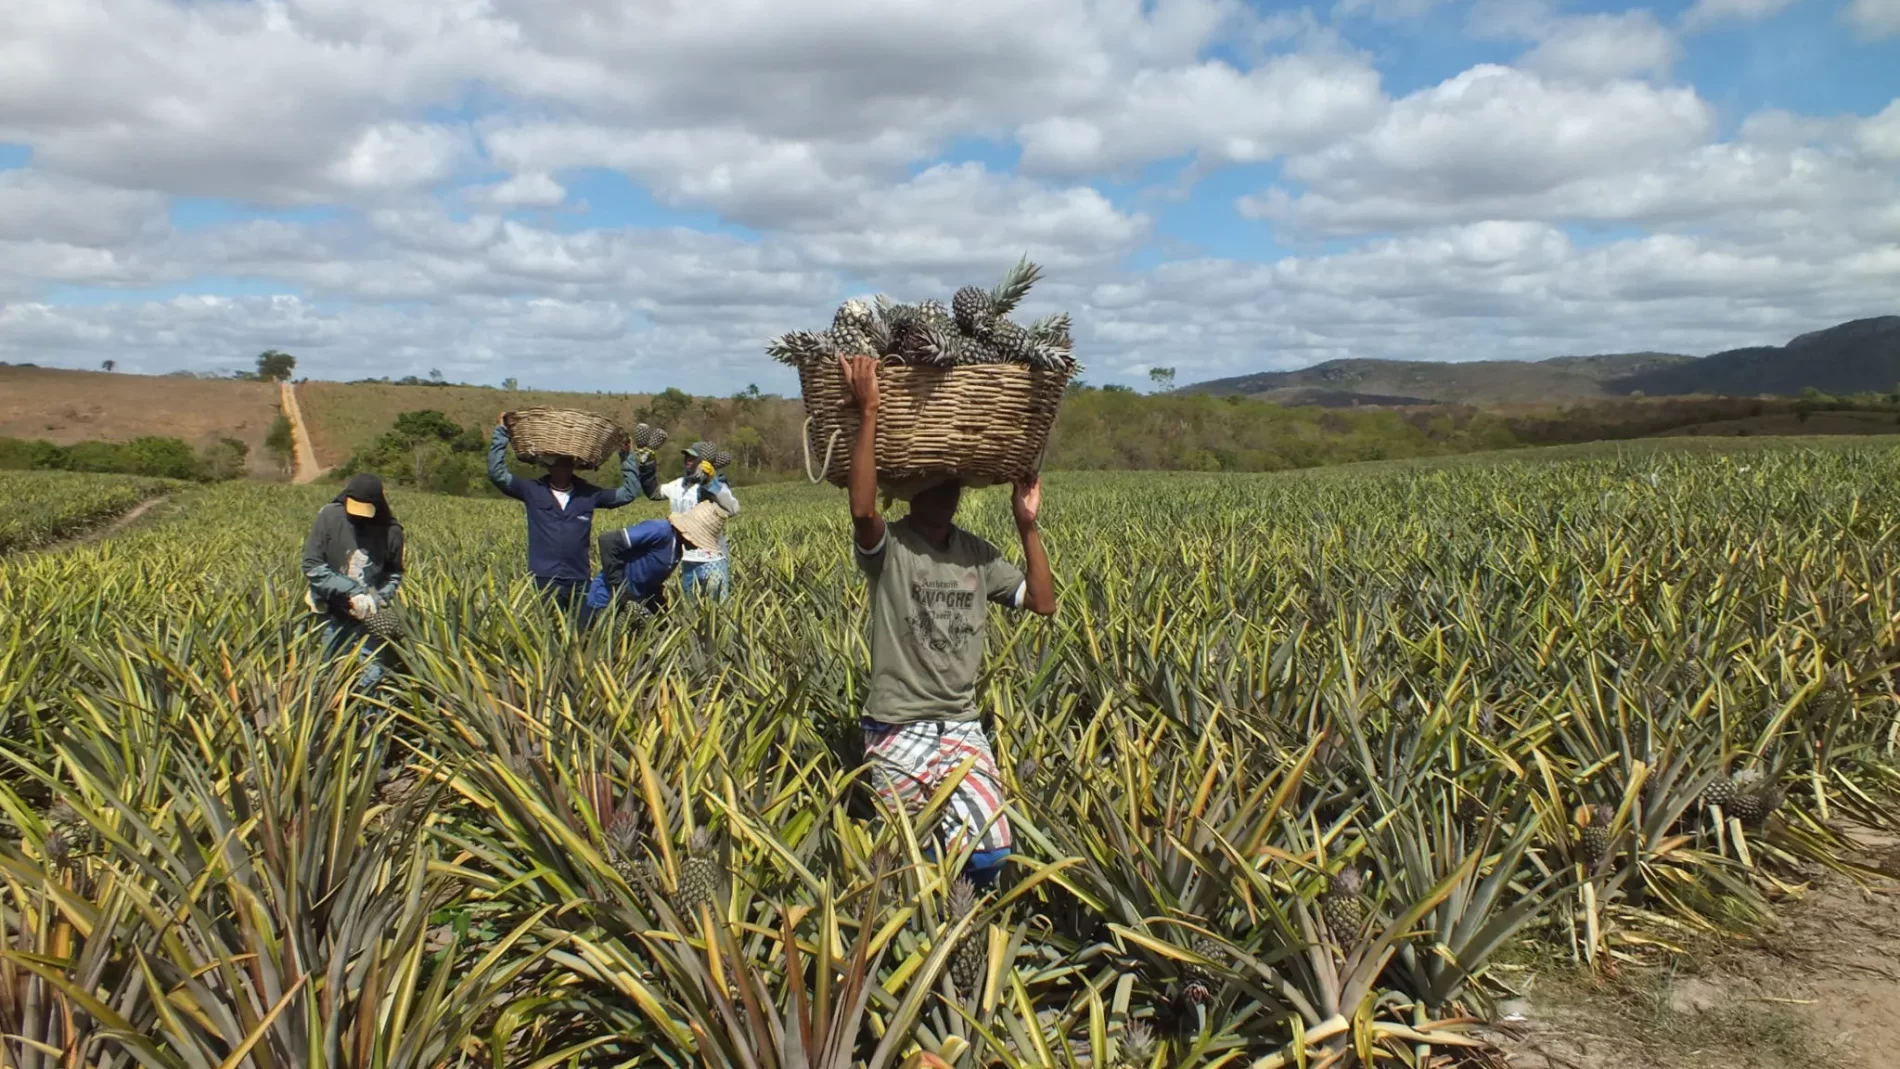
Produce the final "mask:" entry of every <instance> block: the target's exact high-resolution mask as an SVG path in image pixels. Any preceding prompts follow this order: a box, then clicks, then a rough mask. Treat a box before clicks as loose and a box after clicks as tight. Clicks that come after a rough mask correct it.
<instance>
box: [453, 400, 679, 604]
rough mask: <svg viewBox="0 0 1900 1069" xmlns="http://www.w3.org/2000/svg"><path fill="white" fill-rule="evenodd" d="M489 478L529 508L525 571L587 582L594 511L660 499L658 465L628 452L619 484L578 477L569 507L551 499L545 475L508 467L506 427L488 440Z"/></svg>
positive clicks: (548, 577) (571, 492) (570, 580)
mask: <svg viewBox="0 0 1900 1069" xmlns="http://www.w3.org/2000/svg"><path fill="white" fill-rule="evenodd" d="M488 481H489V482H491V483H494V484H495V489H497V490H500V491H501V492H502V493H504V494H507V495H508V496H509V497H512V498H514V499H515V500H517V501H519V502H521V503H522V504H523V505H525V506H527V510H528V574H529V575H532V576H534V577H535V578H537V579H553V580H558V581H561V582H573V583H585V582H587V578H588V575H589V574H590V573H591V571H592V569H590V568H589V567H588V559H587V556H588V554H587V549H588V546H587V543H588V540H589V539H590V538H591V537H592V535H593V533H594V510H595V509H617V508H620V507H621V506H623V505H629V504H632V503H633V502H634V501H635V500H637V499H639V498H640V497H642V496H645V497H649V498H653V499H656V500H657V499H658V498H659V496H660V481H659V475H658V464H657V463H656V462H655V461H653V460H648V461H647V463H645V464H641V463H640V462H639V460H638V457H637V456H636V455H629V456H628V457H627V458H626V459H625V460H623V461H621V464H620V488H619V489H617V490H603V489H601V488H600V487H598V486H595V485H594V484H593V483H590V482H588V481H587V480H585V479H582V478H578V477H577V478H575V480H574V483H573V485H572V486H570V487H569V491H570V496H569V497H568V499H567V507H566V508H562V507H561V504H560V502H559V501H556V500H555V498H554V489H553V488H552V487H550V486H549V485H548V477H547V476H545V475H543V476H542V477H540V478H539V479H517V478H515V475H514V473H513V472H511V471H509V470H508V429H507V428H506V427H496V428H495V434H494V437H492V438H490V439H489V440H488Z"/></svg>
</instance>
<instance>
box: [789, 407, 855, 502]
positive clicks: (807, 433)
mask: <svg viewBox="0 0 1900 1069" xmlns="http://www.w3.org/2000/svg"><path fill="white" fill-rule="evenodd" d="M843 435H844V428H843V427H833V428H831V441H829V442H826V443H825V464H824V467H821V468H819V469H818V474H816V475H813V474H812V473H811V417H810V416H806V417H805V429H804V431H803V432H802V433H800V434H799V436H798V444H799V445H801V446H803V447H804V448H805V478H807V479H810V480H811V482H812V485H814V486H816V485H817V484H819V483H821V482H824V481H825V473H826V472H828V471H830V470H831V457H832V451H833V450H835V449H837V448H838V439H839V438H840V437H842V436H843Z"/></svg>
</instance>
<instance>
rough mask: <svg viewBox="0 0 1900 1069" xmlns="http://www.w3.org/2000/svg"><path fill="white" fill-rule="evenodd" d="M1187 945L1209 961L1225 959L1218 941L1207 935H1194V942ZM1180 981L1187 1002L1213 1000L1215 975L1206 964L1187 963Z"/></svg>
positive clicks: (1196, 1002)
mask: <svg viewBox="0 0 1900 1069" xmlns="http://www.w3.org/2000/svg"><path fill="white" fill-rule="evenodd" d="M1189 946H1190V948H1191V949H1192V950H1193V951H1194V953H1196V954H1199V955H1200V956H1201V957H1203V958H1206V959H1207V960H1209V961H1225V960H1227V952H1226V951H1225V950H1224V949H1222V947H1221V945H1220V943H1219V942H1218V941H1216V940H1214V939H1210V938H1208V937H1207V936H1204V935H1197V936H1195V937H1194V942H1193V943H1191V944H1189ZM1181 981H1182V985H1181V993H1182V994H1184V995H1186V996H1187V1000H1188V1001H1189V1002H1192V1003H1194V1004H1195V1005H1197V1006H1205V1005H1207V1004H1208V1003H1210V1002H1212V1001H1214V993H1215V990H1216V988H1215V976H1214V974H1213V973H1212V972H1210V971H1209V970H1208V969H1207V967H1206V966H1204V965H1199V964H1194V965H1189V966H1188V967H1187V970H1186V972H1185V973H1184V974H1183V975H1182V978H1181Z"/></svg>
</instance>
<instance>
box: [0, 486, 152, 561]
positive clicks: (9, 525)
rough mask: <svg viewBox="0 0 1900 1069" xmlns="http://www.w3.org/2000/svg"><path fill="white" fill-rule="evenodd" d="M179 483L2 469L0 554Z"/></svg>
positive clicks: (88, 523)
mask: <svg viewBox="0 0 1900 1069" xmlns="http://www.w3.org/2000/svg"><path fill="white" fill-rule="evenodd" d="M182 485H184V484H182V483H178V482H175V481H173V480H170V479H149V478H146V477H144V476H141V475H94V474H81V473H77V472H56V471H0V502H4V504H0V553H6V552H8V551H10V550H20V549H34V548H37V547H40V546H45V545H49V544H51V543H53V542H57V541H59V540H60V539H62V538H67V537H70V536H72V535H73V534H76V533H78V532H80V531H84V530H86V529H87V528H90V527H93V526H96V525H97V524H99V523H100V522H101V521H104V520H108V519H111V518H112V517H114V516H118V515H120V514H122V513H125V512H127V511H130V510H131V509H132V508H134V507H135V506H137V505H138V504H139V502H141V501H145V500H147V499H149V498H153V497H156V496H158V495H160V494H163V493H164V492H165V491H166V490H167V489H169V488H172V487H177V486H182Z"/></svg>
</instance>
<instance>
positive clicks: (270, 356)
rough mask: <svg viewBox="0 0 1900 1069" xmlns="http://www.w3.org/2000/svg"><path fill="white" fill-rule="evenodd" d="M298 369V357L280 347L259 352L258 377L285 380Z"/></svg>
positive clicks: (266, 380) (277, 380)
mask: <svg viewBox="0 0 1900 1069" xmlns="http://www.w3.org/2000/svg"><path fill="white" fill-rule="evenodd" d="M295 370H297V358H296V357H294V356H292V355H290V354H289V353H286V352H284V351H282V350H280V349H266V350H264V351H263V352H261V353H258V354H257V377H258V378H259V379H262V380H263V381H265V382H283V381H285V380H286V379H289V378H290V373H291V372H293V371H295Z"/></svg>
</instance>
